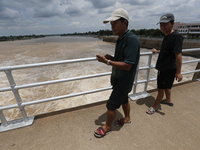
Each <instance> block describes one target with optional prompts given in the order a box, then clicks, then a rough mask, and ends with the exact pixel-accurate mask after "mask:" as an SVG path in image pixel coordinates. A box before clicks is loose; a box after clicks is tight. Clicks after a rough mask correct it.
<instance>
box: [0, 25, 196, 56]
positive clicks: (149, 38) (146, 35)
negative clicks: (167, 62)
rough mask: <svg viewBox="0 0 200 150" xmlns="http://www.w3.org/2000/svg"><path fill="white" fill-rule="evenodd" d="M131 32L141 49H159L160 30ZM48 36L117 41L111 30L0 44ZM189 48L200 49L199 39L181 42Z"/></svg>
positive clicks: (190, 54) (162, 35)
mask: <svg viewBox="0 0 200 150" xmlns="http://www.w3.org/2000/svg"><path fill="white" fill-rule="evenodd" d="M131 32H133V33H134V34H136V35H137V36H138V37H139V40H140V45H141V48H147V49H152V48H156V49H160V47H161V43H162V39H163V37H164V34H163V33H162V32H161V31H160V29H140V30H134V29H132V30H131ZM48 36H90V37H95V38H99V39H101V40H103V41H105V42H112V43H115V42H116V40H117V37H116V36H113V33H112V31H111V30H99V31H97V32H91V31H89V32H85V33H77V32H75V33H69V34H51V35H34V34H33V35H19V36H12V35H10V36H1V37H0V42H3V41H15V40H29V39H35V38H44V37H48ZM191 48H200V39H199V38H191V39H184V41H183V49H191ZM184 55H187V56H192V57H195V58H200V51H199V52H187V53H184Z"/></svg>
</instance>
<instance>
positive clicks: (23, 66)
mask: <svg viewBox="0 0 200 150" xmlns="http://www.w3.org/2000/svg"><path fill="white" fill-rule="evenodd" d="M94 60H96V57H90V58H80V59H71V60H62V61H54V62H44V63H36V64H26V65H16V66H7V67H1V68H0V71H4V70H16V69H24V68H33V67H42V66H50V65H60V64H66V63H75V62H83V61H94Z"/></svg>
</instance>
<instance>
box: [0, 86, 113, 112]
mask: <svg viewBox="0 0 200 150" xmlns="http://www.w3.org/2000/svg"><path fill="white" fill-rule="evenodd" d="M110 89H112V87H106V88H101V89H95V90H90V91H85V92H79V93H73V94H68V95H62V96H57V97H51V98H46V99H41V100H35V101H30V102H23V103H22V104H21V106H23V107H24V106H28V105H35V104H39V103H45V102H50V101H54V100H60V99H64V98H69V97H75V96H80V95H85V94H91V93H96V92H101V91H106V90H110ZM13 108H18V105H17V104H14V105H8V106H1V107H0V110H6V109H13Z"/></svg>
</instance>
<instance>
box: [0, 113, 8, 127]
mask: <svg viewBox="0 0 200 150" xmlns="http://www.w3.org/2000/svg"><path fill="white" fill-rule="evenodd" d="M0 119H1V122H2V125H3V126H4V127H7V126H8V122H7V120H6V118H5V116H4V114H3V111H2V110H0Z"/></svg>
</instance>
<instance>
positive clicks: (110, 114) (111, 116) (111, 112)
mask: <svg viewBox="0 0 200 150" xmlns="http://www.w3.org/2000/svg"><path fill="white" fill-rule="evenodd" d="M114 119H115V110H109V109H108V110H107V119H106V124H105V125H103V126H102V128H103V129H104V131H105V132H107V131H109V130H111V124H112V122H113V120H114ZM95 132H96V133H99V132H98V130H96V131H95Z"/></svg>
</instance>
